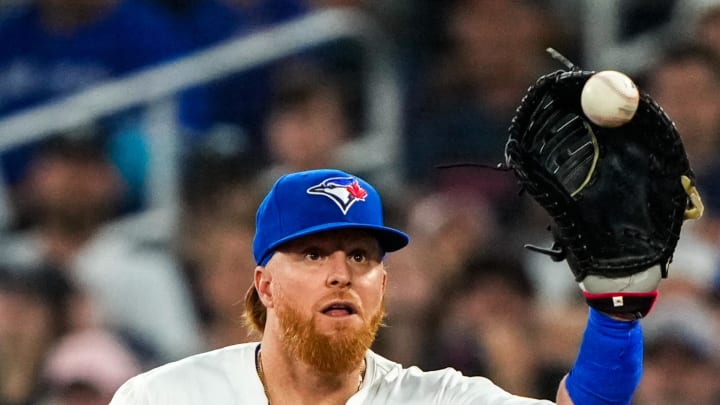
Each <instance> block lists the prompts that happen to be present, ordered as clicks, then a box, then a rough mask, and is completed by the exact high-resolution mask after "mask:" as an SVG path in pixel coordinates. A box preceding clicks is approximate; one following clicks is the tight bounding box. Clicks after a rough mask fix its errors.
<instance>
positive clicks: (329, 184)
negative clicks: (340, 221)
mask: <svg viewBox="0 0 720 405" xmlns="http://www.w3.org/2000/svg"><path fill="white" fill-rule="evenodd" d="M307 193H308V194H314V195H323V196H325V197H328V198H329V199H331V200H333V201H334V202H335V204H337V206H338V207H340V210H341V211H342V213H343V214H347V212H348V211H349V210H350V207H351V206H352V205H353V204H355V202H357V201H365V197H367V195H368V192H367V191H366V190H365V189H364V188H362V187H361V186H360V183H359V182H358V180H357V179H356V178H353V177H331V178H329V179H325V180H323V181H322V183H320V184H316V185H314V186H312V187H310V188H308V189H307Z"/></svg>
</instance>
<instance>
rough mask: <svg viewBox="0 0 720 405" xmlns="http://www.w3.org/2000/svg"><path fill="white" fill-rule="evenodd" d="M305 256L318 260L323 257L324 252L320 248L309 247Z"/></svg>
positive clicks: (311, 259)
mask: <svg viewBox="0 0 720 405" xmlns="http://www.w3.org/2000/svg"><path fill="white" fill-rule="evenodd" d="M305 258H306V259H308V260H310V261H318V260H320V259H322V254H321V253H320V251H319V250H318V249H308V250H306V251H305Z"/></svg>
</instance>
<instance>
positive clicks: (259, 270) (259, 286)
mask: <svg viewBox="0 0 720 405" xmlns="http://www.w3.org/2000/svg"><path fill="white" fill-rule="evenodd" d="M271 283H272V273H271V272H270V271H268V269H266V268H265V267H264V266H257V267H255V289H256V290H257V292H258V296H259V297H260V301H262V303H263V304H264V305H265V307H266V308H271V307H272V305H273V296H272V291H271V289H270V284H271Z"/></svg>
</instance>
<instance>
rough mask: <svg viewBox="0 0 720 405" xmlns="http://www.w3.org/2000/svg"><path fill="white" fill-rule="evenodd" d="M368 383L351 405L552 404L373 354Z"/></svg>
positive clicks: (455, 372) (447, 370) (479, 380)
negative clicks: (404, 364) (408, 365)
mask: <svg viewBox="0 0 720 405" xmlns="http://www.w3.org/2000/svg"><path fill="white" fill-rule="evenodd" d="M366 360H367V364H368V367H367V372H366V383H365V384H364V385H363V389H362V390H361V392H360V393H358V394H359V395H358V402H348V404H355V403H357V404H379V403H381V404H387V405H391V404H392V405H395V404H397V405H400V404H448V405H450V404H453V405H457V404H498V405H499V404H503V405H531V404H551V403H552V402H550V401H545V400H538V399H532V398H524V397H518V396H516V395H512V394H510V393H508V392H507V391H505V390H503V389H502V388H500V387H499V386H497V385H495V384H494V383H493V382H492V381H491V380H489V379H488V378H485V377H470V376H465V375H463V374H462V373H461V372H460V371H458V370H455V369H453V368H444V369H439V370H431V371H425V370H422V369H420V368H418V367H415V366H412V367H404V366H403V365H401V364H399V363H396V362H393V361H391V360H389V359H386V358H384V357H382V356H380V355H378V354H376V353H374V352H369V353H368V355H367V357H366Z"/></svg>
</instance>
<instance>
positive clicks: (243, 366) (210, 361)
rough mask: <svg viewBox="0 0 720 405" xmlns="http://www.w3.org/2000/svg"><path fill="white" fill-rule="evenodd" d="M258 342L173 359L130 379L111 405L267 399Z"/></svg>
mask: <svg viewBox="0 0 720 405" xmlns="http://www.w3.org/2000/svg"><path fill="white" fill-rule="evenodd" d="M257 345H258V343H244V344H239V345H233V346H228V347H224V348H221V349H217V350H213V351H209V352H204V353H200V354H196V355H193V356H189V357H186V358H183V359H181V360H178V361H175V362H171V363H168V364H165V365H162V366H159V367H157V368H154V369H152V370H150V371H147V372H145V373H142V374H139V375H137V376H135V377H133V378H131V379H130V380H128V381H127V382H126V383H125V384H124V385H123V386H122V387H121V388H120V389H119V390H118V392H117V393H116V395H115V398H113V402H111V405H130V404H132V405H136V404H145V403H152V404H159V405H160V404H162V405H165V404H167V405H170V404H172V405H186V404H187V405H189V404H199V403H235V401H236V399H237V398H245V399H250V398H254V397H259V398H264V394H263V389H262V384H261V383H260V380H259V379H258V377H257V373H256V370H255V349H256V348H257Z"/></svg>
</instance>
